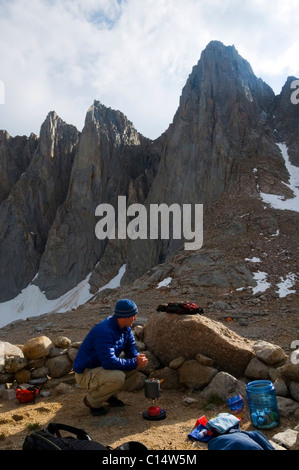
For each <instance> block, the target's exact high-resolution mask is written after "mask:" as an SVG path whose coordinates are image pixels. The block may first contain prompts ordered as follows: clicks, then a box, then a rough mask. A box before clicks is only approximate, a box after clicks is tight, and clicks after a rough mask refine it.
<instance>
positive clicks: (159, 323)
mask: <svg viewBox="0 0 299 470" xmlns="http://www.w3.org/2000/svg"><path fill="white" fill-rule="evenodd" d="M143 341H144V343H145V344H146V347H147V349H149V350H150V351H152V352H153V354H154V355H155V356H156V357H157V358H158V360H159V361H160V362H161V364H164V365H168V364H169V362H170V361H172V360H173V359H175V358H177V357H180V356H183V357H184V358H185V359H193V358H195V356H196V355H197V354H198V353H201V354H204V355H206V356H208V357H211V358H212V359H213V360H214V362H215V365H216V366H218V368H220V369H221V370H223V371H225V372H228V373H230V374H232V375H234V376H235V377H240V376H242V375H243V374H244V371H245V369H246V367H247V365H248V363H249V361H250V360H251V359H252V358H253V357H254V356H255V353H254V350H253V343H252V342H250V341H249V340H248V339H246V338H242V337H241V336H239V335H237V334H236V333H234V332H233V331H231V330H230V329H229V328H227V327H225V326H224V325H222V324H221V323H219V322H216V321H214V320H211V319H209V318H206V317H205V316H202V315H178V314H172V313H165V312H156V313H154V314H153V315H151V317H150V318H149V320H148V321H147V323H146V324H145V326H144V336H143Z"/></svg>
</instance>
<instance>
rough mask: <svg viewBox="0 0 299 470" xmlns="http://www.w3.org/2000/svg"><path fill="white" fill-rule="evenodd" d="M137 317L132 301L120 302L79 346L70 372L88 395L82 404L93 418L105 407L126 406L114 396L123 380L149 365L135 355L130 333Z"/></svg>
mask: <svg viewBox="0 0 299 470" xmlns="http://www.w3.org/2000/svg"><path fill="white" fill-rule="evenodd" d="M137 313H138V309H137V305H136V304H135V303H134V302H133V301H132V300H129V299H121V300H119V301H118V302H117V303H116V305H115V310H114V314H113V315H111V316H109V317H108V318H106V319H105V320H103V321H101V322H100V323H98V324H97V325H96V326H94V327H93V328H92V329H91V330H90V332H89V333H88V334H87V336H86V338H85V339H84V341H83V343H82V344H81V346H80V349H79V351H78V354H77V356H76V358H75V361H74V365H73V369H74V371H75V377H76V381H77V383H78V385H79V386H80V387H81V388H83V389H85V390H86V391H87V395H86V396H85V397H84V400H83V401H84V404H85V405H86V406H87V407H88V408H89V409H90V412H91V414H92V415H93V416H100V415H104V414H106V413H107V412H108V409H107V406H106V407H105V403H106V404H108V405H110V406H112V407H121V406H125V404H124V403H123V402H122V401H121V400H119V399H118V398H117V393H118V392H119V391H120V390H121V389H122V387H123V385H124V383H125V381H126V379H127V378H128V377H129V376H131V375H132V374H133V373H135V372H136V371H137V369H140V368H142V367H144V366H146V364H147V362H148V360H147V358H146V356H145V355H144V354H140V353H139V352H138V350H137V348H136V343H135V339H134V336H133V333H132V330H131V327H132V324H133V321H134V320H136V315H137ZM121 353H124V357H120V355H121Z"/></svg>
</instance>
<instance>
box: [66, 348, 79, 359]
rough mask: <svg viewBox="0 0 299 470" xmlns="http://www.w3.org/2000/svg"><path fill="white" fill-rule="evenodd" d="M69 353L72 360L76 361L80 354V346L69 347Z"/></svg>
mask: <svg viewBox="0 0 299 470" xmlns="http://www.w3.org/2000/svg"><path fill="white" fill-rule="evenodd" d="M67 354H68V356H69V358H70V360H71V361H72V362H74V360H75V359H76V356H77V354H78V348H74V347H69V348H68V349H67Z"/></svg>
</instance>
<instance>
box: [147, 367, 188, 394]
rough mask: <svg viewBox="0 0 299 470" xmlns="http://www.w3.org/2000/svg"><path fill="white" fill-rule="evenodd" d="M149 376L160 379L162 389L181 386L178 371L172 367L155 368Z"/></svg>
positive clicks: (174, 388)
mask: <svg viewBox="0 0 299 470" xmlns="http://www.w3.org/2000/svg"><path fill="white" fill-rule="evenodd" d="M149 378H153V379H159V380H160V381H161V385H160V387H161V389H162V390H176V389H179V388H181V384H180V380H179V374H178V372H177V371H176V370H174V369H171V368H170V367H164V368H163V369H157V370H155V371H154V372H152V373H151V374H150V375H149Z"/></svg>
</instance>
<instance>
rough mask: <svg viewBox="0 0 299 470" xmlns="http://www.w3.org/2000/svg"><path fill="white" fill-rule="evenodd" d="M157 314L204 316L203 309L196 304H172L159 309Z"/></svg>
mask: <svg viewBox="0 0 299 470" xmlns="http://www.w3.org/2000/svg"><path fill="white" fill-rule="evenodd" d="M157 312H166V313H179V314H181V315H195V314H199V315H202V314H203V309H202V308H201V307H198V305H196V304H195V303H194V302H184V301H182V302H170V303H169V304H161V305H159V306H158V307H157Z"/></svg>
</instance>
